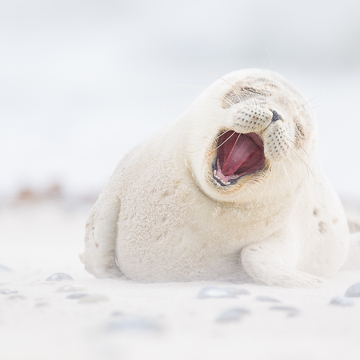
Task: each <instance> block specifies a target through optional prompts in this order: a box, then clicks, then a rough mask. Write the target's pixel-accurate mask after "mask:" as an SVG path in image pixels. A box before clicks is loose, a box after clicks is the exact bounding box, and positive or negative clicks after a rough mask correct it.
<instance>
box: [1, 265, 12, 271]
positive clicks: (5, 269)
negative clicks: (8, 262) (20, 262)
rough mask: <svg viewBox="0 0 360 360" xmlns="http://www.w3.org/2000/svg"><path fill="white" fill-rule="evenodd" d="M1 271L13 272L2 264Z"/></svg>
mask: <svg viewBox="0 0 360 360" xmlns="http://www.w3.org/2000/svg"><path fill="white" fill-rule="evenodd" d="M0 271H12V270H11V269H9V268H8V267H7V266H4V265H1V264H0Z"/></svg>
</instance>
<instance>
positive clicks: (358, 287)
mask: <svg viewBox="0 0 360 360" xmlns="http://www.w3.org/2000/svg"><path fill="white" fill-rule="evenodd" d="M345 296H347V297H360V282H358V283H356V284H354V285H351V286H350V287H349V288H348V289H347V290H346V292H345Z"/></svg>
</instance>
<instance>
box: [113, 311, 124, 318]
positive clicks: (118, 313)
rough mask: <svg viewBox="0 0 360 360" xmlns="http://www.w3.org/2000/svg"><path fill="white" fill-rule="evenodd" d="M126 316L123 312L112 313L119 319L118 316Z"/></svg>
mask: <svg viewBox="0 0 360 360" xmlns="http://www.w3.org/2000/svg"><path fill="white" fill-rule="evenodd" d="M123 315H124V314H123V313H122V312H121V311H113V312H112V313H111V316H113V317H118V316H123Z"/></svg>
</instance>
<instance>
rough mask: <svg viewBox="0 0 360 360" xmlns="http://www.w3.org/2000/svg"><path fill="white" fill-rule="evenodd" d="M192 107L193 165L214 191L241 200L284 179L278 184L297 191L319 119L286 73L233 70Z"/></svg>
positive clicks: (199, 180) (209, 191)
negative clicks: (316, 121)
mask: <svg viewBox="0 0 360 360" xmlns="http://www.w3.org/2000/svg"><path fill="white" fill-rule="evenodd" d="M189 113H190V117H189V118H190V119H191V129H192V130H191V135H190V138H189V142H188V143H189V148H190V166H191V171H192V173H193V175H194V178H195V179H196V181H197V183H198V185H199V186H200V188H201V189H202V190H203V191H204V192H205V193H206V194H207V195H209V196H210V197H212V198H215V199H217V200H221V201H226V202H236V201H237V200H239V199H241V200H244V197H246V196H254V195H257V194H258V192H259V191H261V188H263V187H264V186H267V185H268V184H269V182H274V181H276V182H278V183H279V182H283V185H284V186H283V188H282V186H279V184H278V185H277V186H276V188H277V189H278V190H279V189H281V188H282V191H284V192H286V191H287V190H289V191H294V190H295V189H296V188H297V187H298V186H299V185H300V184H301V182H302V180H303V179H304V176H306V175H307V171H308V170H307V165H309V162H311V161H312V158H313V154H314V151H315V147H316V125H315V121H314V119H313V116H312V114H311V113H310V111H309V109H307V108H306V100H305V99H304V98H303V97H302V96H301V95H300V94H299V93H298V92H297V91H296V90H295V89H294V88H292V86H291V85H289V84H288V83H287V82H286V81H285V79H283V78H282V77H281V76H279V75H277V74H275V73H273V72H271V71H264V70H243V71H237V72H234V73H231V74H229V75H227V76H226V77H224V78H222V79H219V80H218V81H216V82H215V83H214V84H213V85H212V86H210V87H209V88H208V89H207V90H206V91H205V92H204V93H203V94H201V95H200V97H199V98H198V99H197V100H196V101H195V103H194V106H193V107H192V110H190V111H189ZM271 177H272V179H271ZM266 179H268V180H266ZM289 187H291V189H290V188H289Z"/></svg>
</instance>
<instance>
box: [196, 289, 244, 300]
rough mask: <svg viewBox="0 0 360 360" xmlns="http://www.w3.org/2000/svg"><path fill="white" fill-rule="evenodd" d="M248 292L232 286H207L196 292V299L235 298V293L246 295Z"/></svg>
mask: <svg viewBox="0 0 360 360" xmlns="http://www.w3.org/2000/svg"><path fill="white" fill-rule="evenodd" d="M248 294H249V292H248V291H247V290H245V289H238V288H233V287H226V288H219V287H216V286H207V287H204V288H202V289H201V290H200V291H199V293H198V296H197V297H198V299H209V298H236V297H237V295H248Z"/></svg>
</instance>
